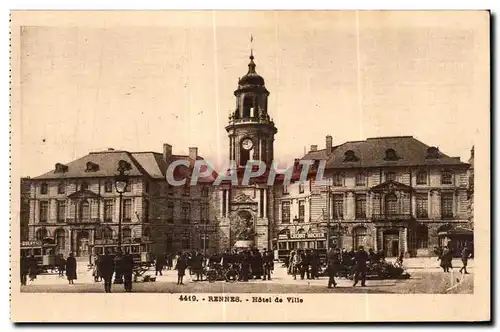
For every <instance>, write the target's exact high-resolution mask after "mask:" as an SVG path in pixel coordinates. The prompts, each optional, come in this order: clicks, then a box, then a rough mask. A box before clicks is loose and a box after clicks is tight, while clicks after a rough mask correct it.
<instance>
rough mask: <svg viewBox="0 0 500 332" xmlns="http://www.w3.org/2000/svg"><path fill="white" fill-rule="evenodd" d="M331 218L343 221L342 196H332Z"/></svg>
mask: <svg viewBox="0 0 500 332" xmlns="http://www.w3.org/2000/svg"><path fill="white" fill-rule="evenodd" d="M333 218H334V219H344V196H343V195H333Z"/></svg>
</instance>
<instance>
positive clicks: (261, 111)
mask: <svg viewBox="0 0 500 332" xmlns="http://www.w3.org/2000/svg"><path fill="white" fill-rule="evenodd" d="M253 60H254V56H253V52H252V53H251V55H250V63H249V64H248V73H247V74H246V75H245V76H243V77H242V78H240V79H239V81H238V89H236V91H234V95H235V96H236V109H235V110H234V112H232V113H231V115H230V116H229V125H228V126H226V131H227V133H228V136H229V158H230V160H234V161H235V163H236V165H237V166H238V167H244V166H245V165H246V163H247V161H249V160H260V161H263V162H264V163H265V164H266V165H267V166H268V167H269V166H270V165H271V163H272V161H273V158H274V135H275V134H276V133H277V131H278V130H277V129H276V127H275V126H274V122H273V121H272V119H271V118H270V117H269V114H268V112H267V99H268V97H269V91H267V89H266V87H265V84H264V79H263V78H262V76H260V75H258V74H257V72H256V71H255V67H256V65H255V62H254V61H253Z"/></svg>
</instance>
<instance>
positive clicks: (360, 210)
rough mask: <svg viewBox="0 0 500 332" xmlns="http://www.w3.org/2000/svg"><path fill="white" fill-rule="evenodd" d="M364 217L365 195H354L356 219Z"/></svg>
mask: <svg viewBox="0 0 500 332" xmlns="http://www.w3.org/2000/svg"><path fill="white" fill-rule="evenodd" d="M362 218H366V195H365V194H358V195H356V219H362Z"/></svg>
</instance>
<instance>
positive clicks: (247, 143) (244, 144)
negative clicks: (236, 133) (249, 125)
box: [241, 138, 253, 150]
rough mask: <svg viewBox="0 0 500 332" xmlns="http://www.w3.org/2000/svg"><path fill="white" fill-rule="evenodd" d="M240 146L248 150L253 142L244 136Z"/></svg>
mask: <svg viewBox="0 0 500 332" xmlns="http://www.w3.org/2000/svg"><path fill="white" fill-rule="evenodd" d="M241 147H242V148H243V149H245V150H250V149H251V148H252V147H253V142H252V140H251V139H250V138H245V139H244V140H243V141H242V142H241Z"/></svg>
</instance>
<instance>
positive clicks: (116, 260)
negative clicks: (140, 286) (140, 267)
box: [93, 248, 134, 293]
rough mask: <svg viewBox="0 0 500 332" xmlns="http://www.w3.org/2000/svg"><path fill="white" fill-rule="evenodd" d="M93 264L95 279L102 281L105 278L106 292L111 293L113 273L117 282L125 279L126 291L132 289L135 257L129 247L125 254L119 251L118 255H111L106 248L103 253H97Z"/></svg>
mask: <svg viewBox="0 0 500 332" xmlns="http://www.w3.org/2000/svg"><path fill="white" fill-rule="evenodd" d="M93 265H94V271H93V276H94V281H96V282H100V281H102V280H104V292H106V293H111V284H112V279H113V275H115V280H117V283H118V281H119V283H121V282H122V281H123V286H124V289H125V291H126V292H131V291H132V282H133V274H134V258H133V256H132V255H131V254H130V251H129V250H128V248H125V252H124V253H123V254H122V253H121V252H118V253H117V254H116V255H111V252H110V251H109V250H105V252H104V254H103V255H97V256H96V257H95V258H94V264H93Z"/></svg>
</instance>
